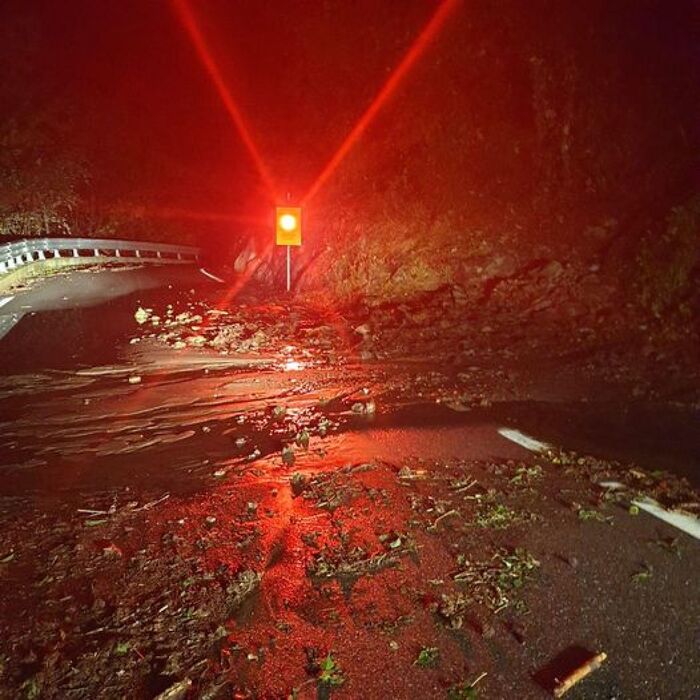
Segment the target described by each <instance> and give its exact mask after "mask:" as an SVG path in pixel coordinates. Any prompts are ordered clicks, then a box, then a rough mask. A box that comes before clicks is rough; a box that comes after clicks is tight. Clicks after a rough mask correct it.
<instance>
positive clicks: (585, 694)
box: [0, 270, 700, 700]
mask: <svg viewBox="0 0 700 700" xmlns="http://www.w3.org/2000/svg"><path fill="white" fill-rule="evenodd" d="M120 275H121V277H118V276H120ZM12 296H13V301H12V304H14V305H16V306H17V309H22V313H23V315H22V318H21V319H20V320H19V321H18V322H17V323H16V324H14V325H13V327H12V328H11V330H10V331H9V332H8V333H7V335H6V336H5V337H4V338H3V339H2V340H0V353H1V354H2V376H0V416H1V417H0V426H1V430H0V479H1V481H0V507H1V510H0V518H1V522H0V525H1V530H0V626H1V627H2V635H0V696H1V697H7V698H17V697H26V698H39V697H41V698H44V697H46V698H73V697H75V698H121V697H129V698H153V697H156V696H158V695H159V694H160V693H164V695H163V696H162V697H163V698H166V697H167V698H169V699H170V700H172V699H173V698H184V697H192V698H290V697H291V698H315V697H329V696H331V697H333V698H335V697H337V698H339V699H340V698H359V697H363V698H384V697H393V698H475V697H479V698H482V697H483V698H506V697H508V698H510V697H513V698H514V697H519V698H540V697H542V698H544V697H550V696H551V694H552V691H553V688H554V687H555V685H556V684H557V682H560V681H561V680H562V679H564V678H565V676H566V675H567V673H568V672H570V671H572V670H574V669H576V668H577V667H579V666H580V665H581V664H582V663H583V662H585V661H586V660H587V659H588V658H590V657H591V656H592V655H594V654H596V653H600V652H605V654H607V659H606V660H605V661H604V662H603V664H602V665H601V667H600V668H599V669H597V670H595V671H593V672H592V673H591V674H590V675H589V676H588V677H587V678H586V679H584V680H582V681H581V682H580V683H578V684H576V685H575V686H574V687H573V688H572V689H571V690H570V691H569V693H568V694H567V697H571V698H573V699H575V698H596V699H597V698H657V697H658V698H664V699H665V698H694V697H697V692H698V689H699V688H700V654H699V653H698V648H700V627H699V626H698V620H700V595H699V593H698V587H697V580H698V574H699V573H700V545H699V543H698V539H697V538H696V537H697V519H696V518H694V516H696V515H697V513H698V509H699V505H698V501H699V500H700V498H699V497H698V493H697V491H696V490H695V488H694V486H693V484H695V485H697V484H698V481H699V480H700V479H699V478H698V475H699V474H700V471H699V470H700V432H699V431H698V430H697V425H698V414H699V406H700V403H699V402H698V399H699V397H700V393H699V392H698V387H700V382H698V377H697V369H698V367H697V361H696V353H697V345H693V343H694V342H696V341H697V338H696V336H694V335H692V333H691V331H690V330H688V332H687V333H688V334H687V336H683V334H682V333H681V332H675V331H670V330H669V329H667V328H661V327H659V328H654V327H652V325H649V324H651V323H653V322H649V321H647V320H644V319H642V320H641V321H639V322H635V323H634V324H629V323H628V324H622V323H621V322H620V320H619V318H618V317H616V316H615V315H614V313H613V312H611V313H610V314H609V315H607V316H605V317H604V318H603V319H602V320H601V319H593V320H591V322H590V323H589V322H588V321H589V320H588V319H587V320H582V319H573V320H570V321H569V322H568V323H564V322H562V321H561V320H560V319H558V318H554V317H550V316H548V315H541V314H540V315H538V316H536V317H532V316H528V317H524V316H519V315H518V314H517V312H516V311H515V310H509V309H507V308H505V309H487V308H483V309H471V308H465V307H463V306H460V305H459V304H457V303H455V301H454V300H452V299H448V298H444V297H443V296H441V295H440V294H436V295H433V296H431V297H430V298H426V299H423V300H420V301H418V302H414V303H412V304H408V303H406V304H399V305H394V306H391V307H379V308H372V309H353V310H342V309H337V308H335V307H334V306H333V305H332V304H328V303H325V302H324V300H322V299H312V300H306V301H305V302H301V301H299V300H297V301H293V302H290V301H288V300H287V299H286V298H285V297H284V296H280V297H276V298H270V296H269V293H267V294H263V293H262V292H256V291H255V290H248V291H247V292H246V293H245V294H236V295H235V296H234V295H232V294H230V293H228V289H227V287H226V286H224V285H221V286H219V285H217V284H216V283H214V282H213V281H212V280H210V279H208V278H206V277H205V276H204V275H201V274H200V273H199V272H198V271H196V270H193V271H184V270H181V271H178V272H177V274H176V276H174V277H173V276H172V272H170V271H168V272H167V273H166V272H165V271H162V270H160V271H158V270H156V271H153V272H149V273H146V272H144V271H143V270H131V271H120V272H117V271H110V272H106V271H100V270H94V271H82V272H73V273H70V274H63V275H59V276H56V277H53V278H51V279H49V280H44V281H42V282H38V283H35V285H33V286H32V287H31V288H30V289H27V290H15V292H14V293H13V294H12ZM64 297H67V298H65V299H64ZM71 297H73V298H74V301H73V303H71ZM23 299H24V302H25V303H23V301H22V300H23ZM32 300H33V301H32ZM56 300H60V302H61V303H54V302H56ZM34 303H37V304H40V308H39V306H37V308H32V305H33V304H34ZM6 306H7V307H8V309H9V310H10V311H12V312H13V313H15V312H16V309H14V307H12V309H10V306H9V302H8V304H6ZM23 306H25V307H28V308H22V307H23ZM0 312H2V309H0ZM674 333H675V335H674ZM694 358H695V359H694ZM649 499H653V501H654V502H655V503H657V504H659V506H660V507H663V509H662V510H660V511H659V512H660V513H661V514H662V516H663V514H664V513H665V514H667V515H668V514H669V513H671V512H673V513H675V514H676V515H680V516H681V527H680V528H679V527H677V526H674V525H671V524H669V523H667V522H664V521H663V520H662V519H659V518H658V517H655V516H654V515H652V514H650V513H649V512H648V511H647V510H645V508H644V504H648V503H650V502H651V501H650V500H649ZM693 532H695V533H696V534H695V536H694V535H693Z"/></svg>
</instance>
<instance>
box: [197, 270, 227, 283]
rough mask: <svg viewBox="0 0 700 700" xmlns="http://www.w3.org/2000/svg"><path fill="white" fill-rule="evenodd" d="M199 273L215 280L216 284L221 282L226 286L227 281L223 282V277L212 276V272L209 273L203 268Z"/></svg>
mask: <svg viewBox="0 0 700 700" xmlns="http://www.w3.org/2000/svg"><path fill="white" fill-rule="evenodd" d="M199 271H200V272H201V273H202V274H203V275H206V276H207V277H209V279H213V280H214V281H215V282H221V284H226V280H222V279H221V277H217V276H216V275H212V274H211V272H207V271H206V270H205V269H204V268H203V267H200V268H199Z"/></svg>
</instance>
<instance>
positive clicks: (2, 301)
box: [0, 297, 14, 307]
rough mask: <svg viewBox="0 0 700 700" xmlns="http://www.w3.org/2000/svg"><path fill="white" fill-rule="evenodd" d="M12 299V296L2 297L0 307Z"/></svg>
mask: <svg viewBox="0 0 700 700" xmlns="http://www.w3.org/2000/svg"><path fill="white" fill-rule="evenodd" d="M13 299H14V297H3V298H2V299H0V307H2V306H5V304H8V303H9V302H11V301H12V300H13Z"/></svg>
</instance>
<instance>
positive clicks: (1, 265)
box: [0, 262, 7, 274]
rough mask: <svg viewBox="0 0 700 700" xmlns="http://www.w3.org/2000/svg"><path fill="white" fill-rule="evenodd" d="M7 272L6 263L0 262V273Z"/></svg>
mask: <svg viewBox="0 0 700 700" xmlns="http://www.w3.org/2000/svg"><path fill="white" fill-rule="evenodd" d="M5 272H7V265H5V263H4V262H0V274H4V273H5Z"/></svg>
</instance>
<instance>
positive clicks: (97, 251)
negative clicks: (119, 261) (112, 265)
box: [92, 248, 100, 258]
mask: <svg viewBox="0 0 700 700" xmlns="http://www.w3.org/2000/svg"><path fill="white" fill-rule="evenodd" d="M92 252H93V253H94V255H95V257H96V258H99V257H100V251H99V249H97V248H95V250H93V251H92Z"/></svg>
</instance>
